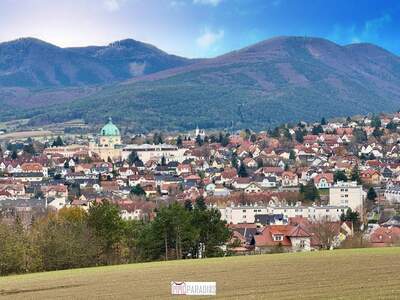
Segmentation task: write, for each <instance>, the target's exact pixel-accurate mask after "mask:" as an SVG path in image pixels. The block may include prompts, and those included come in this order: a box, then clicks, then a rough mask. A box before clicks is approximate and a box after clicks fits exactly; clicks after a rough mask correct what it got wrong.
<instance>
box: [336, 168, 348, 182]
mask: <svg viewBox="0 0 400 300" xmlns="http://www.w3.org/2000/svg"><path fill="white" fill-rule="evenodd" d="M333 180H334V181H335V182H338V181H344V182H346V181H347V176H346V173H345V172H344V171H342V170H338V171H336V172H335V174H333Z"/></svg>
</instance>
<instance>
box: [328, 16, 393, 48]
mask: <svg viewBox="0 0 400 300" xmlns="http://www.w3.org/2000/svg"><path fill="white" fill-rule="evenodd" d="M391 21H392V17H391V15H389V14H384V15H382V16H381V17H379V18H375V19H371V20H367V21H365V22H364V24H363V25H362V26H358V27H357V26H355V25H352V26H348V27H344V26H341V25H340V24H336V25H335V26H334V29H333V32H332V33H331V35H330V36H329V37H328V38H329V39H331V40H333V41H336V42H339V43H361V42H379V37H380V34H381V30H382V29H383V28H384V27H385V26H386V25H388V24H389V23H390V22H391Z"/></svg>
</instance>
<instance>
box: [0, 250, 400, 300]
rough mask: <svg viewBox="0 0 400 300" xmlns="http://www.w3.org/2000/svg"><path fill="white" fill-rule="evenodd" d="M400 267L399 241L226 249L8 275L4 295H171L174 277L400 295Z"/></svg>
mask: <svg viewBox="0 0 400 300" xmlns="http://www.w3.org/2000/svg"><path fill="white" fill-rule="evenodd" d="M399 272H400V248H384V249H359V250H358V249H357V250H335V251H325V252H313V253H301V254H274V255H258V256H247V257H228V258H218V259H206V260H185V261H171V262H157V263H147V264H133V265H122V266H112V267H100V268H88V269H77V270H68V271H58V272H48V273H37V274H28V275H19V276H10V277H4V278H1V279H0V299H56V298H57V299H168V298H171V296H170V281H171V280H175V281H216V282H217V296H216V297H212V298H217V299H400V273H399ZM176 298H179V299H185V297H184V296H179V297H175V299H176ZM192 298H193V297H192ZM194 298H195V299H199V297H194ZM200 298H201V297H200Z"/></svg>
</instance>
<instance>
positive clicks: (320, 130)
mask: <svg viewBox="0 0 400 300" xmlns="http://www.w3.org/2000/svg"><path fill="white" fill-rule="evenodd" d="M311 133H312V134H313V135H319V134H320V133H324V129H323V128H322V126H321V125H317V126H314V127H313V129H312V131H311Z"/></svg>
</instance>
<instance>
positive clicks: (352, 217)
mask: <svg viewBox="0 0 400 300" xmlns="http://www.w3.org/2000/svg"><path fill="white" fill-rule="evenodd" d="M340 220H341V221H342V222H351V223H352V224H353V228H354V230H355V231H358V230H360V226H361V221H360V214H359V213H358V212H357V211H352V210H351V208H349V209H348V210H347V211H346V213H343V214H342V215H341V216H340Z"/></svg>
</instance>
